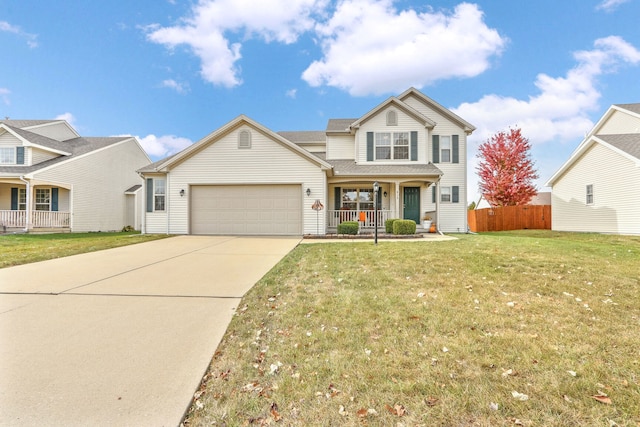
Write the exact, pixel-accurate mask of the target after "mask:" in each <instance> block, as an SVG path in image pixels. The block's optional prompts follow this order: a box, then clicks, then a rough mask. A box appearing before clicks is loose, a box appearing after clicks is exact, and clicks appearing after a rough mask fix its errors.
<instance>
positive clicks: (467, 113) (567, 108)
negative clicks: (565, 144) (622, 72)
mask: <svg viewBox="0 0 640 427" xmlns="http://www.w3.org/2000/svg"><path fill="white" fill-rule="evenodd" d="M574 58H575V59H576V61H577V65H576V66H575V67H573V68H572V69H570V70H569V71H568V72H567V74H566V75H565V76H564V77H555V78H554V77H550V76H548V75H546V74H539V75H538V77H537V79H536V82H535V85H536V87H537V88H538V89H539V93H538V94H537V95H535V96H530V97H529V98H528V99H526V100H523V99H516V98H512V97H503V96H499V95H495V94H492V95H486V96H484V97H483V98H481V99H480V100H479V101H477V102H473V103H463V104H461V105H460V106H459V107H458V108H455V109H454V110H453V111H454V112H455V113H456V114H458V115H460V116H461V117H464V118H465V120H468V121H469V122H471V123H473V124H475V125H476V126H477V127H478V129H477V130H476V132H475V133H474V136H475V137H476V138H481V139H483V140H484V139H486V138H488V137H490V136H491V135H492V134H494V133H495V132H497V131H499V130H503V129H506V128H507V127H509V126H514V125H517V126H519V127H520V128H521V129H522V131H523V134H524V135H526V136H527V137H528V138H529V139H530V141H531V143H532V144H540V143H545V142H549V141H557V140H559V141H568V140H571V139H574V138H576V137H580V136H582V135H584V133H585V132H587V131H589V130H590V128H591V127H592V125H593V122H592V121H591V120H590V119H589V113H591V112H592V111H594V110H596V109H597V108H598V100H599V99H600V92H599V91H598V89H597V87H596V86H597V83H598V77H599V76H601V75H602V74H605V73H611V72H615V71H616V70H617V67H619V66H620V65H621V64H623V63H629V64H638V63H640V51H638V50H637V49H636V48H635V47H634V46H632V45H631V44H629V43H627V42H626V41H624V40H623V39H622V38H620V37H616V36H611V37H606V38H601V39H597V40H596V41H595V42H594V48H593V49H592V50H588V51H578V52H575V53H574Z"/></svg>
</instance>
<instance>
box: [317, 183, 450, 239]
mask: <svg viewBox="0 0 640 427" xmlns="http://www.w3.org/2000/svg"><path fill="white" fill-rule="evenodd" d="M437 178H438V177H433V178H431V179H424V178H423V179H419V180H416V179H402V178H398V179H390V178H380V179H378V180H375V181H361V180H358V181H346V180H341V181H339V182H334V183H332V184H330V185H329V194H333V200H330V201H329V209H327V211H326V214H327V233H329V234H333V233H336V232H337V228H338V225H339V224H340V223H342V222H344V221H357V222H359V224H360V231H361V233H373V232H374V230H375V225H376V224H377V227H378V231H384V229H385V221H386V220H388V219H395V218H398V219H410V220H413V221H415V222H416V228H417V230H418V231H420V232H427V231H429V228H430V225H431V224H432V223H435V222H436V221H437V217H438V201H437V199H436V198H433V197H432V196H431V194H432V193H433V191H432V190H433V189H435V186H437ZM374 182H377V183H378V186H379V190H378V197H377V199H376V194H375V192H374Z"/></svg>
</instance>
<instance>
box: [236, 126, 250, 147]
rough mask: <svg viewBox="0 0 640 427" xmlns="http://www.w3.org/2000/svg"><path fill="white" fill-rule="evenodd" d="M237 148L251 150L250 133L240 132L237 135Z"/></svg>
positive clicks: (246, 131)
mask: <svg viewBox="0 0 640 427" xmlns="http://www.w3.org/2000/svg"><path fill="white" fill-rule="evenodd" d="M238 148H251V132H249V131H248V130H241V131H240V133H238Z"/></svg>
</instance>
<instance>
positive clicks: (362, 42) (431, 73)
mask: <svg viewBox="0 0 640 427" xmlns="http://www.w3.org/2000/svg"><path fill="white" fill-rule="evenodd" d="M393 3H394V1H393V0H382V1H373V0H346V1H343V2H341V3H340V4H339V5H338V7H337V9H336V11H335V13H334V14H333V16H332V17H331V19H329V20H328V21H327V22H326V23H323V24H318V25H317V27H316V31H317V33H318V36H319V38H320V45H321V47H322V51H323V55H324V57H323V58H322V60H319V61H314V62H313V63H312V64H311V65H310V66H309V67H308V68H307V69H306V70H305V71H304V73H303V75H302V78H303V79H304V80H305V81H307V83H309V84H310V85H311V86H322V85H328V86H333V87H338V88H341V89H344V90H347V91H348V92H349V93H350V94H351V95H367V94H376V95H380V94H383V93H387V92H401V91H402V90H404V89H406V88H407V87H408V86H415V87H418V88H421V87H423V86H426V85H429V84H432V83H434V82H435V81H438V80H442V79H449V78H466V77H473V76H477V75H478V74H481V73H482V72H484V71H485V70H487V69H488V68H489V67H490V59H491V58H492V57H493V56H496V55H499V54H500V53H501V52H502V50H503V49H504V47H505V44H506V43H507V40H506V39H505V38H503V37H501V36H500V35H499V34H498V32H497V31H496V30H495V29H491V28H489V27H487V25H486V24H485V23H484V21H483V13H482V11H481V10H480V9H479V8H478V6H477V5H474V4H469V3H462V4H459V5H458V6H456V8H455V9H454V10H453V11H452V12H450V13H445V12H433V11H431V12H424V13H418V12H416V11H415V10H401V11H399V10H397V9H395V8H394V7H393Z"/></svg>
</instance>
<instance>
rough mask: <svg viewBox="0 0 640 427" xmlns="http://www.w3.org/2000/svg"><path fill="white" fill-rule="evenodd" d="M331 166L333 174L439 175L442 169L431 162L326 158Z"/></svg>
mask: <svg viewBox="0 0 640 427" xmlns="http://www.w3.org/2000/svg"><path fill="white" fill-rule="evenodd" d="M327 163H329V164H331V165H332V166H333V174H334V176H363V175H364V176H366V175H371V176H398V175H411V176H415V175H424V176H440V175H442V171H441V170H440V169H438V168H437V167H436V166H435V165H434V164H433V163H428V164H424V163H422V164H418V163H416V164H409V165H376V164H374V165H369V164H367V165H358V164H356V162H354V161H353V160H327Z"/></svg>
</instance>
